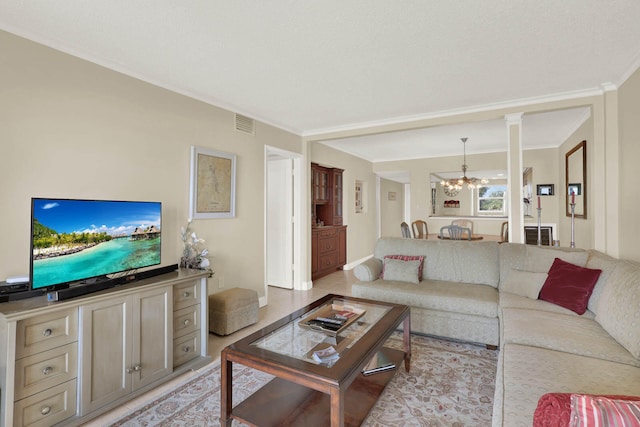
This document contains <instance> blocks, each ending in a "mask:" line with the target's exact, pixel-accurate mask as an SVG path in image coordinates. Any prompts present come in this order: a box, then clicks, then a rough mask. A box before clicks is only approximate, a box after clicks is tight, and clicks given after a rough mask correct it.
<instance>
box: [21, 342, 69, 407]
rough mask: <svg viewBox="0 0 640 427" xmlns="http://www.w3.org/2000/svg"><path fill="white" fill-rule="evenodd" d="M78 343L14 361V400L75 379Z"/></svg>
mask: <svg viewBox="0 0 640 427" xmlns="http://www.w3.org/2000/svg"><path fill="white" fill-rule="evenodd" d="M77 372H78V343H75V342H74V343H72V344H67V345H65V346H62V347H58V348H54V349H52V350H48V351H43V352H42V353H38V354H34V355H33V356H27V357H24V358H22V359H18V360H16V377H15V400H19V399H22V398H25V397H27V396H31V395H32V394H35V393H37V392H38V391H40V390H44V389H46V388H49V387H53V386H54V385H58V384H60V383H63V382H66V381H69V380H71V379H73V378H76V376H77Z"/></svg>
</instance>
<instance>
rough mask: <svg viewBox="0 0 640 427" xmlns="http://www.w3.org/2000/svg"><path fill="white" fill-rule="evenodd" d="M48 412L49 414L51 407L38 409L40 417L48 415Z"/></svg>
mask: <svg viewBox="0 0 640 427" xmlns="http://www.w3.org/2000/svg"><path fill="white" fill-rule="evenodd" d="M49 412H51V406H43V407H42V409H40V413H41V414H42V415H49Z"/></svg>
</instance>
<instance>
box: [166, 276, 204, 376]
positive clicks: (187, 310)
mask: <svg viewBox="0 0 640 427" xmlns="http://www.w3.org/2000/svg"><path fill="white" fill-rule="evenodd" d="M201 291H202V290H201V289H200V287H199V286H198V284H197V282H191V283H184V284H182V285H176V286H175V288H174V293H173V308H174V312H173V346H172V353H173V366H174V367H176V366H180V365H182V364H184V363H186V362H188V361H190V360H192V359H194V358H196V357H198V355H199V354H200V339H199V337H200V334H201V333H202V331H203V329H202V328H203V326H202V323H201V321H202V305H201V304H200V301H201V299H202V298H201V296H200V293H201ZM204 330H206V327H205V329H204Z"/></svg>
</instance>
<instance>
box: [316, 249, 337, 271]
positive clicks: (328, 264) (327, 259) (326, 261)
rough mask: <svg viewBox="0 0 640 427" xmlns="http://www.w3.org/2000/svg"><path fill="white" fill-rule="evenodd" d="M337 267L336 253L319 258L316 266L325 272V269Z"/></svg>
mask: <svg viewBox="0 0 640 427" xmlns="http://www.w3.org/2000/svg"><path fill="white" fill-rule="evenodd" d="M337 265H338V253H337V252H334V253H332V254H328V255H321V256H320V263H319V265H318V269H319V270H325V269H327V268H337V267H336V266H337Z"/></svg>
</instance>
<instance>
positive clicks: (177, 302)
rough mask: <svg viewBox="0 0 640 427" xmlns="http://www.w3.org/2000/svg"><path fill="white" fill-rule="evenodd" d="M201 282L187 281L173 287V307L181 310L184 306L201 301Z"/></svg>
mask: <svg viewBox="0 0 640 427" xmlns="http://www.w3.org/2000/svg"><path fill="white" fill-rule="evenodd" d="M199 285H200V282H199V281H193V282H187V283H183V284H180V285H175V286H174V287H173V309H174V310H179V309H181V308H184V307H189V306H191V305H195V304H199V303H200V286H199Z"/></svg>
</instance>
